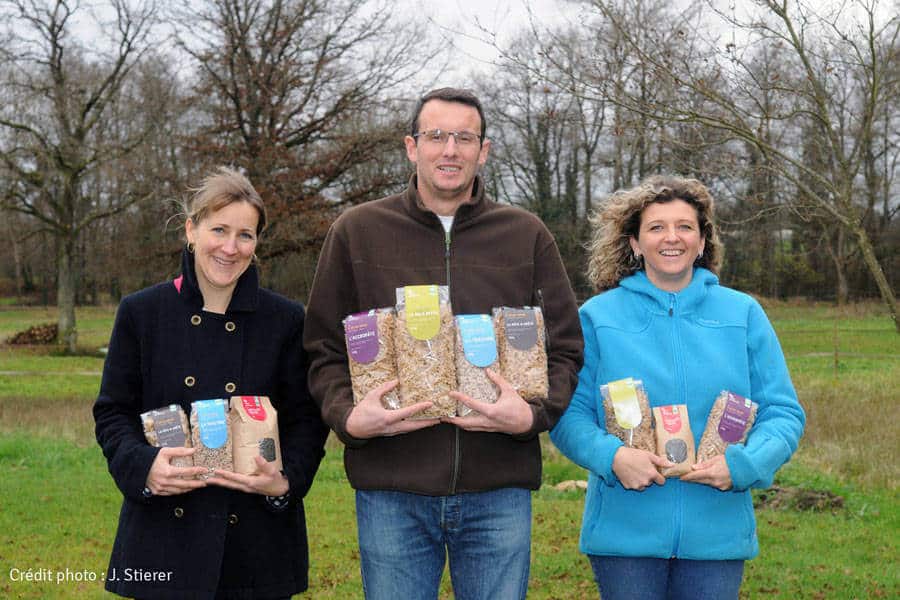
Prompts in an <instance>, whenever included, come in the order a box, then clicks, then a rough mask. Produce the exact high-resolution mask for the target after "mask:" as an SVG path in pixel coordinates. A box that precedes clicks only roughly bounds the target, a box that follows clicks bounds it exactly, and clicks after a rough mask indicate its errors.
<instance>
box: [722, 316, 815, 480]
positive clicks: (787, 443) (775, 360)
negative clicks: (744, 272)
mask: <svg viewBox="0 0 900 600" xmlns="http://www.w3.org/2000/svg"><path fill="white" fill-rule="evenodd" d="M747 352H748V354H749V364H750V385H751V394H750V398H751V400H753V401H754V402H756V403H757V404H759V409H758V411H757V415H756V422H755V423H754V424H753V428H752V429H751V430H750V432H749V434H748V435H747V442H746V444H734V445H731V446H729V447H728V448H727V449H726V451H725V461H726V462H727V464H728V469H729V470H730V472H731V481H732V486H733V490H734V491H736V492H740V491H744V490H746V489H748V488H751V487H762V488H764V487H768V486H770V485H772V481H773V479H774V478H775V472H776V471H777V470H778V469H779V468H780V467H781V466H782V465H783V464H784V463H786V462H787V461H788V460H789V459H790V457H791V455H792V454H793V453H794V452H795V451H796V450H797V445H798V443H799V441H800V436H801V435H802V434H803V428H804V425H805V424H806V414H805V413H804V411H803V407H802V406H800V402H799V400H798V399H797V392H796V391H795V390H794V385H793V383H791V377H790V374H789V373H788V369H787V363H786V362H785V359H784V354H783V352H782V351H781V345H780V344H779V343H778V338H777V336H776V335H775V330H774V329H773V328H772V324H771V323H770V322H769V319H768V318H767V317H766V314H765V312H764V311H763V309H762V307H761V306H760V305H759V303H757V302H756V301H754V302H753V303H752V304H751V306H750V309H749V313H748V322H747Z"/></svg>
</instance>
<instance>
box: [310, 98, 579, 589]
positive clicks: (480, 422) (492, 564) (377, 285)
mask: <svg viewBox="0 0 900 600" xmlns="http://www.w3.org/2000/svg"><path fill="white" fill-rule="evenodd" d="M485 129H486V126H485V120H484V112H483V110H482V107H481V104H480V102H479V100H478V99H477V98H476V97H475V96H474V95H473V94H472V93H471V92H468V91H466V90H458V89H451V88H443V89H439V90H434V91H432V92H429V93H428V94H426V95H425V96H423V97H422V98H421V99H420V100H419V102H418V104H417V105H416V108H415V112H414V115H413V118H412V124H411V128H410V132H409V135H407V136H406V138H405V145H406V153H407V156H408V157H409V160H410V161H412V162H413V163H414V164H415V166H416V173H415V175H413V177H412V178H411V179H410V183H409V186H408V188H407V189H406V190H405V191H404V192H403V193H400V194H396V195H393V196H388V197H387V198H383V199H381V200H377V201H374V202H368V203H365V204H363V205H360V206H356V207H354V208H351V209H349V210H347V211H345V212H344V213H343V214H342V215H341V216H340V217H339V218H338V219H337V220H336V221H335V222H334V224H333V225H332V227H331V229H330V231H329V232H328V236H327V237H326V239H325V243H324V245H323V247H322V253H321V255H320V257H319V264H318V267H317V269H316V276H315V280H314V282H313V286H312V290H311V292H310V297H309V303H308V307H307V320H306V327H305V331H304V346H305V347H306V349H307V351H308V352H309V355H310V371H309V384H310V389H311V391H312V394H313V397H314V398H315V399H316V401H317V402H318V403H319V404H320V405H321V407H322V415H323V417H324V419H325V421H326V422H327V423H328V425H329V426H331V428H332V429H334V431H335V432H336V433H337V435H338V437H339V438H340V439H341V440H342V441H343V442H344V444H345V451H344V464H345V467H346V470H347V477H348V478H349V480H350V484H351V485H352V486H353V487H354V488H355V490H356V515H357V525H358V534H359V545H360V560H361V570H362V579H363V589H364V591H365V594H366V597H367V598H385V599H390V600H394V599H396V598H403V599H404V600H406V599H410V598H436V597H437V593H438V586H439V584H440V579H441V574H442V573H443V570H444V563H445V561H446V558H447V556H448V555H449V564H450V576H451V580H452V583H453V588H454V593H455V595H456V597H457V598H460V599H470V598H485V599H488V598H490V599H496V598H504V599H505V598H524V597H525V592H526V589H527V586H528V572H529V562H530V545H531V495H530V490H535V489H537V488H538V487H540V484H541V449H540V442H539V439H538V434H539V433H540V432H542V431H547V430H549V429H550V428H552V427H553V425H554V424H555V423H556V422H557V420H558V419H559V417H560V416H561V415H562V413H563V411H564V410H565V409H566V406H568V404H569V399H570V398H571V396H572V392H573V390H574V388H575V385H576V383H577V374H578V370H579V368H580V367H581V363H582V346H583V344H582V338H581V328H580V325H579V320H578V314H577V307H576V304H575V297H574V294H573V293H572V289H571V286H570V284H569V280H568V277H567V276H566V272H565V269H564V268H563V265H562V261H561V260H560V256H559V251H558V249H557V247H556V244H555V242H554V241H553V237H552V236H551V234H550V232H549V231H548V230H547V228H546V227H545V226H544V224H543V223H541V221H540V220H539V219H538V218H537V217H535V216H534V215H532V214H531V213H528V212H526V211H524V210H521V209H519V208H515V207H511V206H507V205H501V204H497V203H495V202H493V201H492V200H490V199H488V198H487V197H486V195H485V192H484V182H483V181H482V179H481V177H480V176H479V175H478V171H479V169H480V167H481V166H482V165H484V163H485V161H486V160H487V157H488V152H489V151H490V141H489V140H487V139H485ZM424 284H438V285H446V286H449V289H450V300H451V305H452V308H453V312H454V314H485V313H487V314H489V313H490V312H491V309H492V307H496V306H513V307H521V306H541V307H542V309H543V314H544V319H545V324H546V328H547V342H548V345H547V348H548V351H547V355H548V370H549V382H550V388H549V393H548V395H547V396H548V397H547V398H541V399H536V400H529V401H526V400H524V399H523V398H522V397H520V396H519V394H518V393H517V392H516V391H515V390H514V389H513V388H512V387H511V386H510V385H509V384H508V383H507V382H506V381H504V380H503V379H502V378H501V377H500V376H499V375H496V374H492V375H491V377H492V379H493V380H494V382H495V383H496V384H497V386H498V388H499V390H500V395H499V397H498V399H497V402H496V403H495V404H486V403H481V402H478V401H476V400H474V399H472V398H469V397H467V396H464V395H463V394H459V393H458V392H451V396H453V397H454V398H456V399H457V400H459V401H460V402H462V403H464V404H466V405H468V406H470V407H472V408H474V409H476V411H477V412H478V414H477V415H470V416H467V417H445V418H442V419H418V420H408V419H407V418H408V417H410V416H412V415H415V414H416V413H419V412H421V411H422V410H424V409H426V408H429V407H430V406H431V405H432V403H431V402H420V403H418V404H416V405H413V406H409V407H406V408H400V409H397V410H386V409H385V408H384V407H383V406H382V404H381V396H382V395H383V394H385V393H386V392H388V391H389V390H391V389H393V387H395V386H396V382H391V383H388V384H386V385H383V386H381V387H380V388H377V389H375V390H373V391H372V392H370V393H369V394H368V395H366V397H365V398H364V399H363V400H362V401H360V403H359V404H357V405H356V406H354V404H353V394H352V390H351V384H350V375H349V371H348V366H347V352H346V346H345V341H344V334H343V328H342V319H343V318H344V317H345V316H347V315H349V314H352V313H356V312H360V311H364V310H368V309H371V308H377V307H384V306H391V305H393V304H394V303H395V289H396V288H399V287H403V286H407V285H424Z"/></svg>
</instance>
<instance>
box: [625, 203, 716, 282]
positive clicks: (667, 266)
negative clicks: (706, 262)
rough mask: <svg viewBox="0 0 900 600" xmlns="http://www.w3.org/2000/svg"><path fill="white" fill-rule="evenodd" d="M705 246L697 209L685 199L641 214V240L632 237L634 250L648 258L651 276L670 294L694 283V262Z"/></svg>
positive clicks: (646, 259)
mask: <svg viewBox="0 0 900 600" xmlns="http://www.w3.org/2000/svg"><path fill="white" fill-rule="evenodd" d="M705 244H706V240H705V239H704V238H703V236H702V235H701V234H700V224H699V222H698V220H697V209H695V208H694V207H693V206H691V205H690V204H688V203H687V202H685V201H684V200H671V201H669V202H654V203H652V204H648V205H647V207H646V208H644V210H643V212H642V213H641V225H640V228H639V230H638V237H637V238H635V237H634V236H632V238H631V249H632V250H633V251H634V253H635V254H636V255H640V256H643V257H644V268H645V270H646V272H647V277H648V278H649V279H650V281H651V282H653V285H655V286H656V287H658V288H659V289H661V290H666V291H668V292H677V291H679V290H682V289H684V288H685V287H687V285H688V284H689V283H690V282H691V277H692V276H693V272H694V271H693V268H694V261H695V260H696V259H697V257H698V256H700V255H701V254H702V253H703V248H704V246H705Z"/></svg>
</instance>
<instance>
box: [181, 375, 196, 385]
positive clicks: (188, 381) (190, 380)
mask: <svg viewBox="0 0 900 600" xmlns="http://www.w3.org/2000/svg"><path fill="white" fill-rule="evenodd" d="M195 383H197V380H196V379H194V376H193V375H188V376H187V377H185V378H184V385H186V386H188V387H194V384H195Z"/></svg>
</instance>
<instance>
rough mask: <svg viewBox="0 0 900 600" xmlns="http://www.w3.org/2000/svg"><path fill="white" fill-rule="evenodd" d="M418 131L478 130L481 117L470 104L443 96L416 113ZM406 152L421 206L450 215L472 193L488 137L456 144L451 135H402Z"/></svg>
mask: <svg viewBox="0 0 900 600" xmlns="http://www.w3.org/2000/svg"><path fill="white" fill-rule="evenodd" d="M418 123H419V131H430V130H433V129H440V130H442V131H457V132H464V131H465V132H469V133H474V134H480V133H481V117H480V116H479V115H478V109H476V108H475V107H474V106H469V105H467V104H462V103H460V102H448V101H445V100H438V99H433V100H429V101H428V102H426V103H425V104H424V106H422V111H421V112H420V113H419V120H418ZM405 143H406V156H407V157H408V158H409V160H411V161H412V162H414V163H416V175H417V180H418V189H419V195H420V196H421V198H422V201H423V202H424V203H425V206H427V207H428V208H430V209H431V210H433V211H434V212H436V213H437V214H439V215H452V214H454V213H455V212H456V209H457V208H458V207H459V205H460V204H462V203H463V202H465V201H467V200H468V199H469V198H471V196H472V184H473V182H474V181H475V175H476V174H477V173H478V168H479V167H480V166H481V165H483V164H484V163H485V161H487V157H488V151H489V150H490V141H488V140H482V143H481V144H478V143H475V144H471V145H459V144H458V143H457V141H456V139H455V138H454V137H453V136H452V135H451V136H450V137H449V138H448V139H447V141H446V143H444V144H440V143H436V142H434V141H428V140H425V139H421V138H420V139H419V140H418V143H417V142H416V139H415V138H413V137H412V136H406V139H405Z"/></svg>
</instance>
